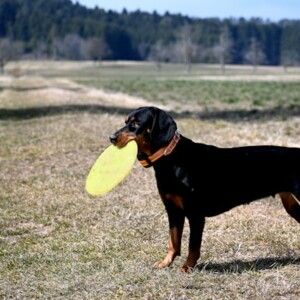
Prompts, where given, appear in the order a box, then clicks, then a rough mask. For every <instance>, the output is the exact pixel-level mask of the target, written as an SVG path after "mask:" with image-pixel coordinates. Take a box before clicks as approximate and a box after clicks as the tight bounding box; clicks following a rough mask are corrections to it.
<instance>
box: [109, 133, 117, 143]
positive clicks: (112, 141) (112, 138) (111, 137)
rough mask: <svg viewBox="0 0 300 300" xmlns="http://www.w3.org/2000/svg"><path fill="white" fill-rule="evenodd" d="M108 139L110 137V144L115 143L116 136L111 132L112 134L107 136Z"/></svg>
mask: <svg viewBox="0 0 300 300" xmlns="http://www.w3.org/2000/svg"><path fill="white" fill-rule="evenodd" d="M109 139H110V142H111V143H112V144H115V143H116V142H117V136H116V135H115V134H112V135H111V136H110V137H109Z"/></svg>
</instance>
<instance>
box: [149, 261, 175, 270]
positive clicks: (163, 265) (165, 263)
mask: <svg viewBox="0 0 300 300" xmlns="http://www.w3.org/2000/svg"><path fill="white" fill-rule="evenodd" d="M171 263H172V262H168V261H165V260H163V261H158V262H156V263H155V264H154V265H153V268H155V269H162V268H166V267H168V266H170V265H171Z"/></svg>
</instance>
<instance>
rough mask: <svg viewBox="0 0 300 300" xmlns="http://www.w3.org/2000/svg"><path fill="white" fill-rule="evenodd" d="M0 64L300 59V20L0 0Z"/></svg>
mask: <svg viewBox="0 0 300 300" xmlns="http://www.w3.org/2000/svg"><path fill="white" fill-rule="evenodd" d="M0 20H1V26H0V63H1V68H2V69H3V67H4V65H5V63H6V62H7V61H9V60H13V59H17V58H22V59H55V60H60V59H67V60H95V61H98V60H104V59H105V60H142V61H143V60H150V61H154V62H156V63H157V66H159V64H160V63H161V62H175V63H185V64H186V65H188V66H189V65H191V64H192V63H220V64H221V65H225V64H229V63H230V64H252V65H254V66H256V65H283V66H296V65H299V64H300V20H281V21H279V22H271V21H269V20H262V19H260V18H252V19H249V20H248V19H244V18H239V19H233V18H231V19H218V18H205V19H201V18H191V17H187V16H183V15H180V14H176V15H174V14H170V13H168V12H166V13H165V14H164V15H160V14H158V13H156V12H155V11H154V12H153V13H146V12H142V11H139V10H138V11H134V12H128V11H126V10H125V9H124V10H123V11H122V12H121V13H117V12H114V11H105V10H103V9H101V8H99V7H95V8H94V9H89V8H86V7H84V6H82V5H80V4H78V3H75V4H74V3H72V2H71V0H51V1H49V0H1V2H0Z"/></svg>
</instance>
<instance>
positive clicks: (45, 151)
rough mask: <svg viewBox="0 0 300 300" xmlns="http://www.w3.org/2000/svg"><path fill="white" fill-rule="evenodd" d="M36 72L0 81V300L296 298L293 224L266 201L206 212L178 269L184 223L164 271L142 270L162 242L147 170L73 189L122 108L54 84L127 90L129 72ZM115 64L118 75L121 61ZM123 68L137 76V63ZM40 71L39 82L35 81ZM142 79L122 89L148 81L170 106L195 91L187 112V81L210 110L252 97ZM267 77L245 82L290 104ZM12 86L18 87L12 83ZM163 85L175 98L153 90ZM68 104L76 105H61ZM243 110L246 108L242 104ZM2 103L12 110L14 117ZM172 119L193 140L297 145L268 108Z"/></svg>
mask: <svg viewBox="0 0 300 300" xmlns="http://www.w3.org/2000/svg"><path fill="white" fill-rule="evenodd" d="M21 66H23V65H21ZM36 67H37V66H36V65H35V64H32V65H31V64H30V63H27V65H25V64H24V67H23V68H24V70H25V71H26V72H28V73H29V74H30V75H32V72H33V73H34V75H35V77H31V76H25V77H24V78H18V79H13V78H7V77H5V78H2V77H1V78H0V86H1V87H2V88H3V90H2V91H1V92H0V112H1V114H0V116H2V117H3V118H2V119H0V169H1V173H0V191H1V192H0V298H1V299H72V300H73V299H103V300H104V299H243V300H244V299H289V300H296V299H297V298H298V297H299V293H300V286H299V282H300V270H299V264H300V261H299V257H300V252H299V245H300V237H299V224H297V223H296V222H295V221H294V220H292V219H291V218H290V217H289V216H288V215H287V214H286V212H285V211H284V209H283V208H282V205H281V203H280V201H279V199H277V198H276V199H273V198H268V199H265V200H263V201H260V202H256V203H252V204H251V205H247V206H241V207H239V208H236V209H234V210H231V211H230V212H227V213H225V214H223V215H220V216H218V217H215V218H209V219H208V220H207V224H206V228H205V231H204V238H203V246H202V253H201V259H200V261H199V265H198V267H197V268H196V270H195V272H194V273H192V274H189V275H187V274H181V273H180V272H179V271H178V269H179V267H180V266H181V264H182V263H183V262H184V259H185V256H186V254H187V244H188V235H189V230H188V226H187V225H186V228H185V230H184V236H183V249H182V257H179V258H178V259H177V260H176V261H175V262H174V264H173V265H172V266H171V267H170V268H167V269H164V270H155V269H153V268H152V265H153V264H154V263H155V262H156V261H158V260H160V259H162V258H163V257H164V255H165V254H166V251H167V240H168V222H167V216H166V213H165V211H164V208H163V204H162V203H161V201H160V199H159V196H158V194H157V189H156V184H155V178H154V174H153V170H152V169H144V168H142V167H141V166H140V165H139V164H138V163H136V164H135V165H134V168H133V171H132V172H131V173H130V174H129V176H128V177H127V178H126V179H125V181H124V182H123V183H121V184H120V185H119V186H118V187H116V188H115V189H114V190H113V191H112V192H110V193H109V194H107V195H106V196H105V197H102V198H100V197H90V196H89V195H87V194H86V192H85V190H84V184H85V179H86V176H87V174H88V171H89V170H90V167H91V165H92V164H93V163H94V161H95V160H96V158H97V157H98V155H99V154H100V152H101V151H102V150H103V149H105V148H106V147H107V146H108V145H109V140H108V136H109V135H110V134H111V133H112V132H114V130H115V129H117V128H119V127H120V126H121V125H122V124H123V122H124V118H125V115H124V113H122V111H120V109H119V108H116V109H115V110H114V109H113V108H111V109H110V110H107V109H105V105H104V104H105V103H104V102H101V101H102V100H101V98H93V97H91V96H90V94H89V93H88V92H87V91H84V90H82V89H81V88H80V87H78V86H76V85H74V86H72V89H71V92H72V93H71V92H70V89H68V85H67V83H66V82H64V81H63V80H65V78H67V79H70V78H72V79H74V80H80V82H82V83H83V82H84V83H85V84H87V85H88V84H90V85H91V86H99V87H100V86H101V84H104V82H106V83H107V84H108V83H109V85H110V84H114V83H115V82H116V83H118V84H120V85H121V86H123V87H124V86H126V85H127V84H128V83H127V82H126V81H127V80H128V81H131V82H132V85H133V86H134V79H133V77H135V76H136V75H132V74H131V73H130V72H131V71H130V72H129V75H128V78H124V80H121V79H120V77H119V75H118V76H117V75H116V74H117V73H113V71H112V70H111V69H110V70H111V78H110V79H106V80H103V81H101V80H99V78H96V79H94V80H93V79H92V77H91V76H90V75H88V74H87V73H88V72H87V70H84V72H79V71H78V69H75V70H76V71H74V68H75V67H77V64H71V63H69V64H68V66H67V67H65V69H63V70H61V69H60V68H59V65H56V66H55V65H53V64H51V63H48V64H47V65H46V67H44V68H46V69H41V66H38V67H39V68H38V70H36V69H35V70H34V71H33V68H36ZM78 68H80V66H78ZM115 69H116V70H119V69H121V70H122V72H123V74H125V73H126V68H125V67H124V69H125V70H124V69H122V68H115ZM91 70H93V67H90V66H89V71H91ZM116 70H115V71H116ZM115 71H114V72H115ZM85 72H87V73H85ZM95 72H96V71H95ZM132 72H133V71H132ZM134 72H137V73H138V74H139V75H140V76H141V72H142V71H141V70H140V71H139V70H138V68H137V67H135V69H134ZM178 72H179V71H178ZM40 73H41V74H43V75H44V76H45V78H43V79H41V78H39V77H36V76H37V75H39V74H40ZM68 74H73V76H69V75H68ZM114 74H115V75H114ZM75 75H76V76H75ZM79 75H80V76H81V78H79V77H80V76H79ZM114 76H115V80H114ZM131 76H132V77H131ZM151 76H154V75H151ZM151 76H150V75H149V74H145V78H143V77H142V78H140V79H139V80H140V81H141V83H142V82H143V84H144V85H142V87H141V88H138V86H139V84H140V83H136V84H137V86H136V87H135V89H136V91H134V92H133V94H135V95H136V93H138V92H139V91H141V93H145V94H147V93H150V91H151V89H150V87H152V88H154V84H157V86H155V88H154V91H153V93H154V94H155V95H157V96H158V97H161V98H158V100H157V101H159V99H161V101H165V102H168V101H170V103H174V105H178V106H179V107H180V106H181V102H180V101H182V100H181V99H180V98H181V97H179V96H178V98H176V96H177V95H176V94H180V95H185V94H188V93H189V90H195V91H194V92H192V93H194V94H193V96H189V97H191V98H190V99H191V100H189V101H192V102H193V103H194V104H195V106H197V109H201V108H202V105H203V104H202V102H197V101H198V100H197V99H196V98H195V97H196V94H197V92H196V89H197V84H199V86H201V88H202V89H203V90H204V91H206V92H205V93H207V94H208V95H211V94H212V93H215V94H214V96H213V97H212V96H210V97H211V99H212V98H215V100H214V101H216V102H215V104H218V105H221V106H220V109H223V106H222V105H224V103H223V101H224V100H222V101H220V100H219V99H221V98H222V97H224V99H232V100H227V102H226V103H225V104H226V105H229V106H230V107H232V106H233V107H234V106H235V105H238V106H239V105H240V106H241V107H242V105H244V104H242V103H241V102H240V100H237V103H235V102H234V101H235V100H234V99H237V98H240V99H245V98H247V97H249V96H247V95H248V94H251V93H252V91H251V83H248V82H247V83H246V82H245V83H244V82H242V84H240V82H239V83H236V82H220V81H202V80H198V81H195V79H193V80H187V81H183V80H177V79H176V80H175V79H174V78H173V76H174V75H171V76H170V77H168V78H167V79H164V80H154V78H152V79H151V80H150V81H149V83H147V82H148V80H147V77H148V79H149V77H151ZM164 76H165V74H164ZM125 77H126V76H125ZM38 79H39V80H38ZM176 82H177V83H178V85H176ZM106 83H105V84H106ZM185 83H186V84H185ZM147 84H149V87H148V86H147ZM244 84H245V85H244ZM268 84H269V85H268V87H265V85H264V83H262V82H254V85H253V89H258V91H257V93H258V94H261V95H262V94H265V97H270V100H268V101H271V102H272V101H273V100H272V98H273V97H272V96H271V95H274V94H276V96H278V97H279V98H281V99H282V101H284V100H283V99H284V97H286V100H285V101H284V103H283V105H286V104H288V105H289V104H291V103H293V101H294V100H292V99H293V96H292V95H293V93H290V91H291V90H293V89H294V91H295V93H296V90H297V87H295V86H294V83H286V82H282V83H281V82H270V83H268ZM285 84H287V85H286V86H285ZM214 85H215V86H216V87H217V88H216V90H214V88H213V87H214ZM20 86H21V87H22V89H17V90H16V89H14V87H20ZM49 86H50V87H52V89H49V88H48V87H49ZM230 87H234V89H231V88H230ZM173 89H176V92H174V91H173ZM168 90H169V92H170V94H171V95H173V97H174V98H175V99H173V100H172V99H171V97H170V98H169V96H166V95H164V96H162V95H163V94H164V93H167V92H168ZM218 90H219V91H218ZM234 90H235V92H236V94H234V92H233V91H234ZM124 91H125V92H126V89H125V90H124ZM237 91H239V92H237ZM223 93H225V94H226V95H223ZM273 93H274V94H273ZM268 94H269V95H268ZM238 95H240V97H238ZM71 96H72V97H71ZM225 96H226V97H225ZM222 99H223V98H222ZM79 101H80V102H79ZM212 101H213V100H212ZM78 103H80V104H81V105H82V110H81V109H75V110H74V109H73V110H72V109H70V106H71V105H72V104H76V105H78ZM89 103H94V104H95V105H98V106H99V108H98V110H97V111H96V112H95V111H92V110H85V109H84V107H85V105H88V104H89ZM157 103H159V102H157ZM272 103H273V102H272ZM264 105H269V103H268V104H264ZM272 105H273V104H272ZM274 105H277V102H275V103H274ZM47 106H49V107H50V108H49V109H51V107H52V106H55V107H56V110H53V111H52V113H51V114H47V113H46V112H45V111H44V109H45V107H47ZM249 106H250V109H251V108H252V107H253V106H252V104H251V103H250V105H249ZM24 107H25V108H26V107H34V108H35V109H36V110H37V111H36V113H35V114H32V115H31V116H28V115H26V111H24V112H23V111H22V108H24ZM14 110H17V111H18V113H17V114H15V115H14ZM6 113H7V115H5V114H6ZM233 119H234V118H233ZM234 120H235V119H234ZM176 121H177V123H178V126H179V129H180V131H181V133H183V134H184V135H186V136H188V137H190V138H192V139H194V140H195V141H201V142H205V143H210V144H216V145H221V146H238V145H251V144H271V143H272V144H278V145H285V146H298V147H299V146H300V142H299V128H300V118H299V116H298V115H292V116H291V115H287V117H286V118H284V119H283V118H278V116H272V115H271V116H269V118H267V119H265V120H264V122H257V121H256V120H250V121H249V120H247V119H246V120H244V119H243V120H241V119H237V120H235V122H232V119H230V118H229V119H226V118H222V115H221V116H220V117H216V118H214V119H212V120H210V119H207V120H203V119H200V118H194V117H193V118H191V117H187V116H186V115H185V114H182V115H180V114H179V115H178V119H176Z"/></svg>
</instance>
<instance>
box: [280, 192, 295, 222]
mask: <svg viewBox="0 0 300 300" xmlns="http://www.w3.org/2000/svg"><path fill="white" fill-rule="evenodd" d="M279 196H280V198H281V201H282V204H283V206H284V208H285V210H286V211H287V212H288V214H289V215H290V216H291V217H292V218H294V219H295V220H296V221H297V222H298V223H300V201H299V199H298V198H296V196H295V195H294V194H292V193H287V192H284V193H279Z"/></svg>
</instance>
